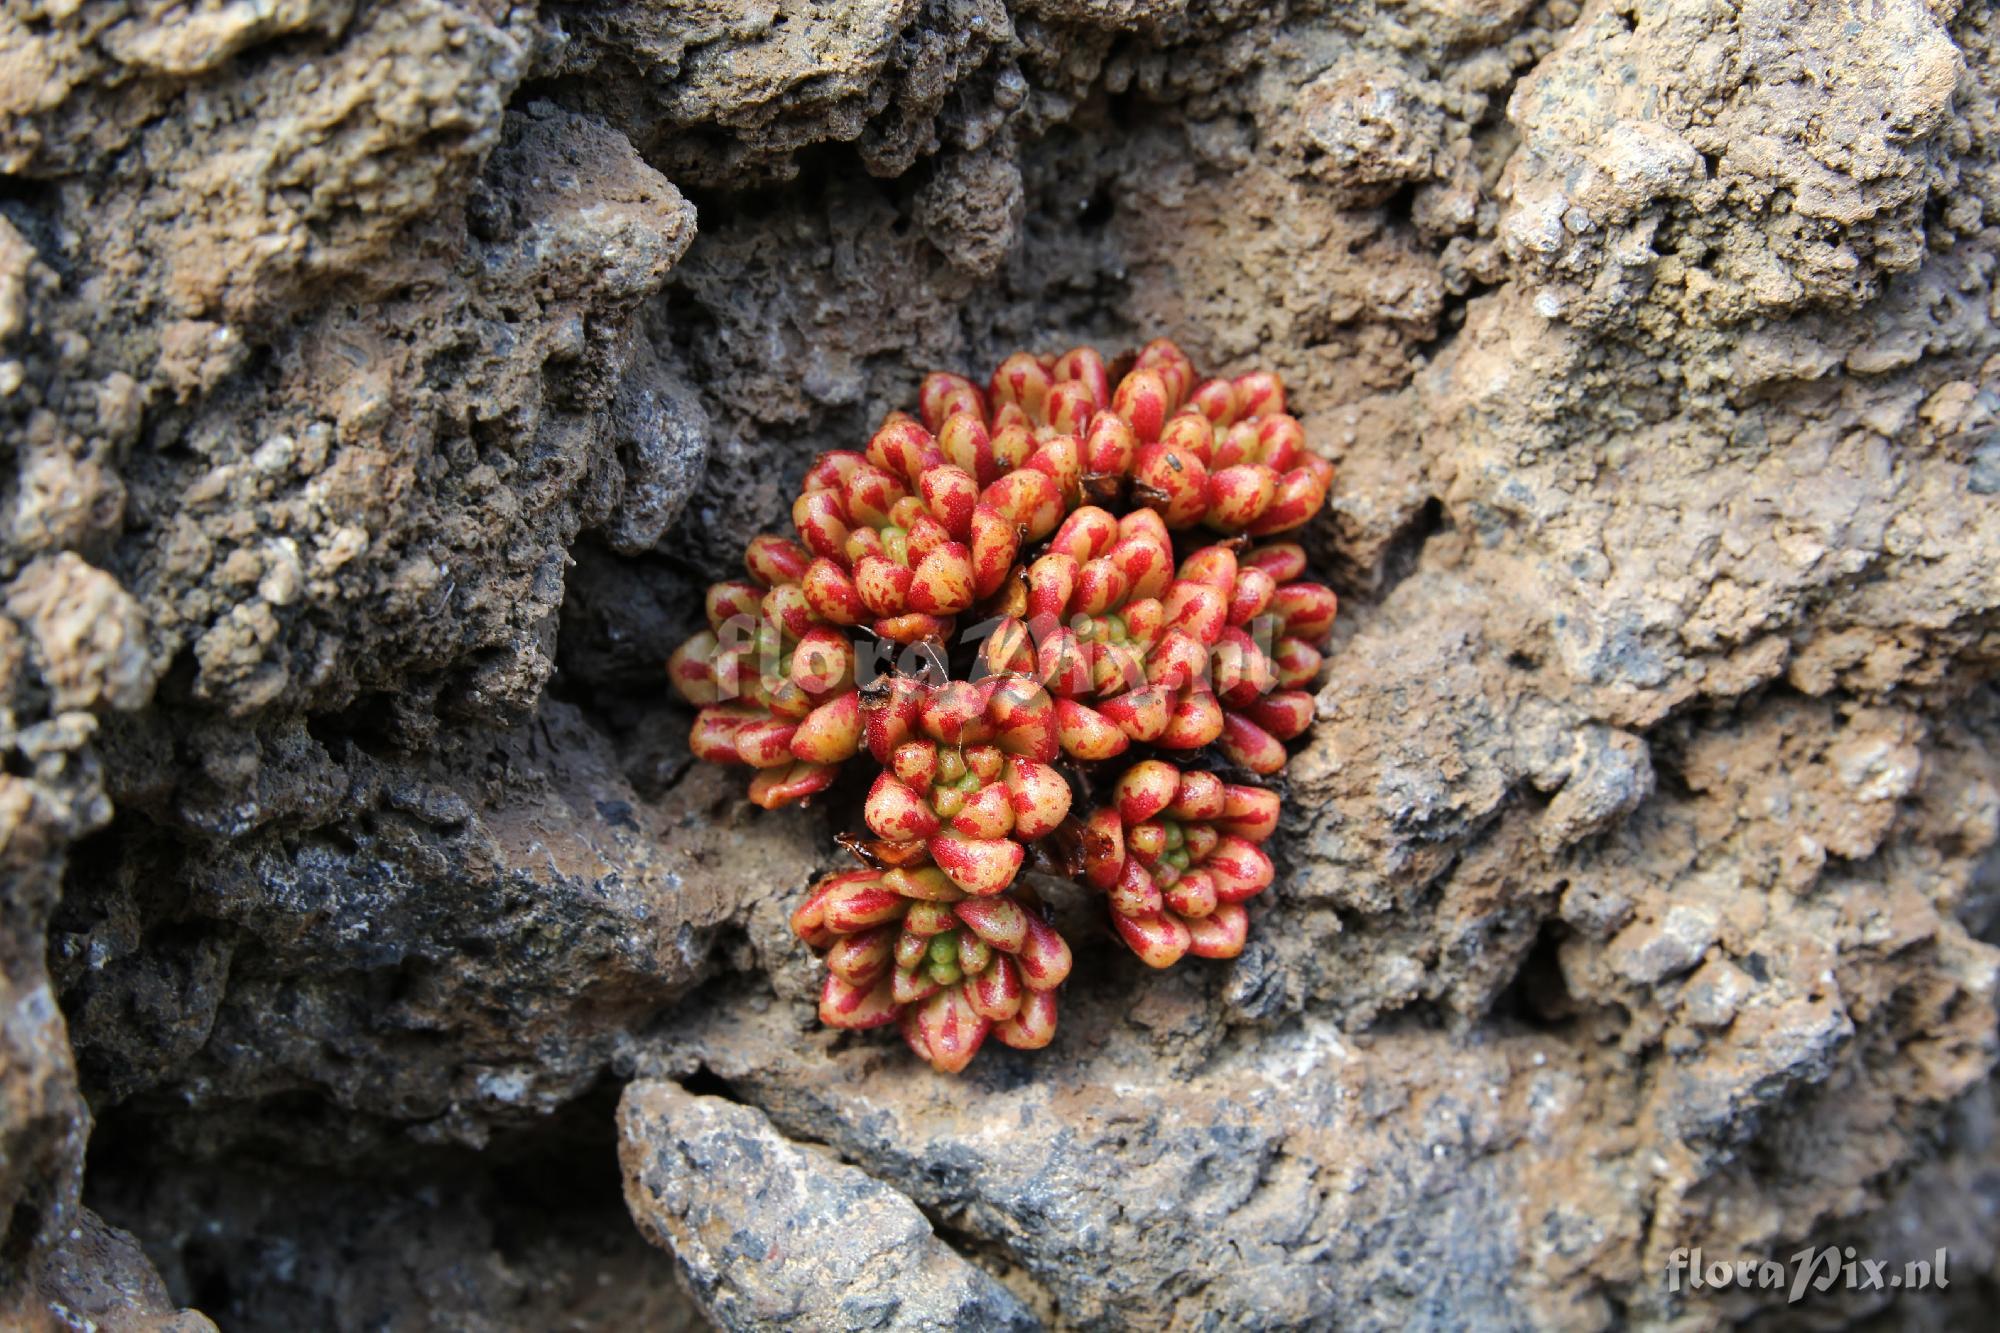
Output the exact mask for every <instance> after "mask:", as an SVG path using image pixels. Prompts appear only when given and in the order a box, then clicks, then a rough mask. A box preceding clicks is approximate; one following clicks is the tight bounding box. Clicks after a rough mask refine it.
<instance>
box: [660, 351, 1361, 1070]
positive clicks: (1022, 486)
mask: <svg viewBox="0 0 2000 1333" xmlns="http://www.w3.org/2000/svg"><path fill="white" fill-rule="evenodd" d="M1332 477H1333V469H1332V466H1331V465H1330V464H1329V463H1327V462H1326V461H1325V460H1324V459H1322V458H1319V457H1318V456H1316V455H1314V454H1313V453H1312V452H1311V451H1310V450H1309V449H1308V448H1307V447H1306V442H1305V434H1304V431H1303V429H1302V428H1301V427H1300V425H1299V423H1298V421H1297V420H1296V419H1295V418H1293V417H1292V416H1290V415H1289V414H1287V413H1286V411H1285V394H1284V387H1283V385H1282V384H1281V383H1280V381H1279V380H1278V377H1277V376H1276V375H1274V374H1271V373H1270V372H1268V371H1255V372H1252V373H1250V374H1247V375H1241V376H1238V377H1236V378H1234V379H1207V380H1202V379H1199V378H1198V377H1197V376H1196V374H1195V369H1194V366H1193V364H1192V362H1190V361H1189V360H1188V358H1187V357H1186V355H1185V354H1183V353H1182V352H1181V351H1180V349H1179V348H1178V347H1176V346H1175V345H1174V344H1172V343H1171V342H1168V341H1166V340H1164V339H1159V340H1155V341H1154V342H1151V343H1148V344H1147V345H1146V346H1145V347H1143V348H1141V349H1140V350H1139V351H1138V352H1137V353H1136V354H1135V355H1133V356H1132V357H1131V358H1130V359H1129V362H1127V363H1125V364H1124V365H1123V367H1122V369H1121V370H1120V372H1119V373H1117V374H1116V375H1114V373H1113V367H1112V366H1110V365H1108V364H1107V363H1106V362H1105V360H1104V358H1103V357H1101V356H1100V355H1099V354H1098V353H1097V352H1095V351H1094V350H1092V349H1090V348H1087V347H1083V348H1077V349H1074V350H1072V351H1070V352H1066V353H1064V354H1063V355H1061V356H1058V357H1038V356H1033V355H1030V354H1028V353H1025V352H1022V353H1016V354H1015V355H1013V356H1010V357H1008V358H1007V359H1006V360H1005V361H1003V362H1002V363H1001V364H1000V366H999V367H998V368H997V369H996V370H995V371H994V372H993V375H992V376H991V378H990V379H989V380H988V381H987V382H986V384H985V385H984V386H981V385H978V384H975V383H974V382H973V381H972V380H970V379H967V378H965V377H964V376H961V375H955V374H950V373H947V372H937V373H934V374H932V375H929V376H927V377H926V378H925V379H924V381H923V385H922V388H921V389H920V391H919V393H918V402H917V410H916V414H915V415H910V414H906V413H902V412H893V413H891V414H890V415H889V417H888V418H887V419H886V420H885V421H884V422H883V424H882V426H881V428H880V429H878V430H877V431H876V432H875V434H874V435H873V436H872V437H871V438H870V439H869V441H868V444H867V447H866V448H865V449H863V450H835V451H831V452H828V453H824V454H821V455H820V456H819V457H818V458H817V459H816V460H815V461H814V463H813V465H812V467H811V468H810V469H809V470H808V471H807V473H806V477H805V481H804V483H803V486H802V489H801V493H800V495H799V496H798V499H797V501H796V502H795V503H794V505H793V510H792V518H793V522H794V524H795V525H796V527H797V529H798V535H799V540H797V541H794V540H791V539H790V538H784V537H775V536H765V537H759V538H757V539H756V540H755V541H753V542H752V543H751V544H750V548H749V550H748V551H747V552H746V555H745V565H746V567H747V569H748V572H749V575H750V578H749V579H748V580H735V581H730V582H724V583H718V584H716V585H715V586H714V587H712V588H710V589H709V593H708V598H707V604H706V610H707V615H708V622H709V624H708V628H707V629H705V630H703V631H701V632H700V633H698V634H696V635H695V636H694V637H693V638H692V639H690V640H689V641H688V642H687V643H686V644H683V645H682V646H681V647H680V648H679V649H678V650H676V651H675V653H674V655H673V657H672V658H671V659H670V661H669V663H668V673H669V676H670V678H671V680H672V682H673V684H674V686H675V688H676V689H677V690H678V691H679V692H680V693H681V695H682V696H683V697H684V698H686V699H687V700H688V701H689V702H690V703H692V704H694V705H696V707H697V708H698V709H699V710H700V711H699V712H698V713H697V715H696V719H695V724H694V728H693V732H692V733H691V736H690V745H691V747H692V748H693V750H694V752H695V754H696V755H697V756H698V757H700V758H703V759H709V760H715V761H719V762H724V763H741V764H748V765H750V766H752V767H753V768H755V769H756V770H757V773H756V776H755V778H754V779H753V780H752V783H751V791H750V794H751V798H752V799H753V800H754V801H756V802H757V803H758V804H760V805H764V806H767V807H771V806H777V805H782V804H785V803H788V802H791V801H797V800H802V799H805V798H807V797H810V796H812V795H814V794H815V793H818V792H821V791H824V790H825V789H826V788H827V787H828V786H830V785H831V784H832V782H833V781H834V778H835V775H836V773H837V771H838V769H839V766H840V765H841V764H842V763H843V762H844V761H845V760H846V759H848V758H850V757H853V756H855V755H857V754H859V753H860V752H861V751H862V750H866V751H867V752H868V755H869V758H870V759H871V760H872V761H873V763H874V765H875V766H876V768H877V770H878V771H877V772H876V774H875V776H874V778H873V780H872V785H871V786H870V787H869V789H868V793H867V797H866V800H865V803H864V805H863V818H864V819H865V821H866V823H867V825H868V829H869V832H870V834H871V835H872V838H870V839H868V840H863V839H860V838H858V837H850V836H849V835H842V837H843V841H845V842H847V843H848V844H849V845H850V846H852V847H853V848H854V849H855V850H856V851H857V854H859V855H860V856H861V857H862V859H863V861H864V864H865V868H864V869H861V870H855V871H850V872H847V873H846V874H840V875H834V876H832V877H830V878H828V879H825V880H822V881H821V882H820V883H819V884H817V885H815V886H814V888H813V890H812V891H811V893H810V894H809V896H808V898H807V901H806V902H805V903H804V904H803V905H802V906H801V907H800V908H799V910H798V911H797V913H795V914H794V916H793V926H794V929H795V930H796V931H797V932H798V934H799V936H800V938H802V939H804V940H805V941H806V942H807V943H808V944H810V945H811V946H812V947H813V948H814V949H815V950H816V951H817V952H819V953H821V954H823V955H824V956H825V958H826V963H827V978H826V982H825V986H824V989H823V991H822V994H821V997H820V1017H821V1018H822V1019H823V1020H824V1021H825V1022H826V1023H827V1024H828V1025H830V1026H833V1027H842V1028H868V1027H878V1026H883V1025H886V1024H889V1023H892V1022H899V1023H900V1024H901V1026H902V1031H903V1035H904V1037H905V1039H906V1040H907V1041H908V1043H909V1045H910V1047H911V1049H912V1050H914V1051H915V1052H916V1053H917V1054H918V1055H920V1056H922V1057H923V1058H924V1059H925V1060H927V1061H928V1062H929V1063H930V1064H931V1065H932V1066H933V1067H935V1068H937V1069H940V1070H945V1071H957V1070H959V1069H962V1068H964V1067H965V1064H966V1063H967V1062H968V1061H969V1060H971V1058H972V1056H973V1054H974V1053H975V1052H976V1051H977V1050H978V1048H979V1046H980V1044H981V1043H982V1042H983V1041H984V1040H985V1039H986V1037H987V1036H989V1035H993V1036H996V1037H998V1039H999V1040H1000V1041H1002V1042H1004V1043H1005V1044H1007V1045H1010V1046H1016V1047H1023V1048H1031V1047H1035V1046H1041V1045H1045V1044H1046V1043H1047V1042H1048V1040H1049V1039H1050V1037H1051V1036H1052V1035H1053V1033H1054V1031H1055V990H1056V987H1057V986H1059V985H1060V984H1061V983H1062V981H1063V979H1064V978H1065V977H1066V976H1067V975H1068V973H1069V968H1070V952H1069V948H1068V946H1067V945H1066V944H1065V943H1064V942H1063V940H1062V938H1061V936H1059V935H1058V934H1057V933H1056V932H1055V930H1054V928H1053V927H1052V926H1051V925H1049V924H1048V922H1047V920H1046V919H1045V917H1044V915H1043V913H1042V911H1041V909H1040V907H1039V904H1038V903H1037V901H1036V900H1035V898H1034V897H1033V893H1032V891H1031V890H1029V889H1028V888H1026V887H1025V884H1026V881H1023V880H1021V879H1020V878H1019V875H1020V872H1021V870H1022V868H1023V866H1024V865H1025V864H1026V862H1027V850H1026V845H1027V844H1030V843H1033V842H1035V841H1036V840H1037V839H1042V838H1051V837H1052V838H1053V839H1054V841H1056V842H1057V843H1060V844H1061V845H1062V846H1063V847H1065V848H1068V849H1070V851H1071V852H1072V853H1073V852H1074V849H1076V848H1077V847H1079V846H1080V847H1081V849H1082V850H1081V862H1080V868H1081V872H1082V874H1083V876H1084V877H1085V878H1086V879H1087V880H1088V881H1089V882H1090V883H1091V884H1093V885H1095V886H1096V887H1098V888H1100V889H1103V890H1104V891H1105V893H1106V897H1107V901H1108V903H1109V905H1110V908H1111V920H1112V924H1113V926H1114V927H1115V929H1116V930H1117V932H1118V934H1119V935H1120V936H1121V937H1122V938H1123V939H1124V940H1125V941H1126V943H1127V944H1129V945H1130V946H1131V948H1132V949H1133V950H1134V952H1136V953H1137V954H1138V955H1139V956H1140V957H1141V958H1142V959H1144V960H1145V961H1146V962H1148V963H1150V964H1152V965H1153V966H1156V967H1164V966H1167V965H1169V964H1171V963H1172V962H1174V961H1176V960H1178V959H1179V958H1180V957H1182V956H1183V955H1185V954H1189V953H1192V954H1195V955H1197V956H1202V957H1211V958H1226V957H1231V956H1233V955H1235V954H1236V953H1238V952H1240V951H1241V950H1242V948H1243V945H1244V939H1245V935H1246V932H1247V930H1248V916H1247V914H1246V913H1245V911H1244V909H1243V906H1242V904H1243V902H1244V900H1245V899H1247V898H1249V897H1251V896H1253V895H1254V894H1256V893H1258V892H1260V891H1262V889H1263V888H1264V887H1265V886H1267V885H1268V884H1269V883H1270V882H1271V879H1272V873H1273V872H1272V867H1271V862H1270V859H1269V858H1268V857H1267V856H1266V855H1265V854H1264V852H1263V851H1262V849H1261V847H1260V846H1259V844H1261V843H1262V842H1263V841H1264V840H1265V839H1266V838H1267V837H1269V836H1270V834H1271V831H1272V830H1273V829H1274V828H1275V827H1276V822H1277V812H1278V797H1277V795H1276V794H1275V793H1274V792H1271V791H1268V790H1265V789H1263V788H1260V787H1255V786H1250V785H1246V784H1242V783H1235V782H1230V781H1227V780H1225V779H1224V778H1222V777H1219V776H1217V775H1216V774H1214V773H1212V772H1209V771H1207V770H1206V769H1205V768H1204V767H1203V766H1202V762H1201V761H1200V759H1199V758H1198V757H1199V756H1201V755H1203V754H1208V755H1212V756H1214V757H1215V758H1217V759H1220V760H1221V761H1223V762H1224V763H1226V764H1228V765H1232V766H1234V767H1235V768H1237V769H1241V770H1247V771H1248V772H1249V773H1251V774H1254V775H1262V776H1269V775H1274V774H1276V773H1278V772H1280V771H1281V770H1282V769H1283V767H1284V764H1285V760H1286V751H1285V743H1286V742H1287V741H1290V740H1292V739H1294V738H1296V737H1297V736H1299V735H1300V734H1301V733H1302V732H1303V731H1304V730H1305V728H1306V726H1307V725H1308V724H1309V722H1310V720H1311V716H1312V697H1311V695H1310V693H1308V690H1307V687H1308V686H1310V685H1311V683H1312V681H1313V678H1314V676H1315V675H1316V674H1317V673H1318V671H1319V668H1320V666H1321V653H1322V651H1323V649H1324V646H1325V643H1326V640H1327V637H1328V635H1329V633H1330V631H1331V629H1332V626H1333V621H1334V616H1335V613H1336V610H1337V601H1336V599H1335V597H1334V595H1333V593H1332V591H1331V590H1330V589H1328V588H1326V587H1325V586H1323V585H1321V584H1318V583H1312V582H1307V581H1305V580H1304V577H1303V576H1304V574H1305V569H1306V556H1305V552H1304V550H1303V548H1302V547H1300V546H1298V545H1296V544H1292V543H1275V544H1266V545H1261V546H1253V545H1252V543H1253V541H1255V540H1256V539H1259V538H1264V537H1268V536H1271V535H1273V534H1278V533H1283V532H1289V531H1291V530H1293V529H1295V528H1297V527H1298V526H1300V525H1301V524H1303V523H1304V522H1306V521H1307V520H1308V519H1309V518H1311V517H1312V515H1313V514H1314V513H1316V512H1318V510H1319V509H1320V507H1321V506H1322V505H1323V504H1324V503H1325V500H1326V496H1327V492H1328V489H1329V487H1330V485H1331V482H1332ZM1195 532H1201V533H1205V534H1210V535H1207V536H1206V537H1205V542H1206V544H1203V545H1200V546H1199V547H1198V548H1197V547H1196V544H1195V542H1193V541H1192V540H1190V539H1189V537H1188V536H1187V535H1185V534H1190V533H1195ZM1177 556H1178V564H1176V560H1177ZM974 617H977V620H976V622H974V620H973V618H974ZM975 623H976V627H977V629H978V631H979V632H980V633H983V634H984V636H985V637H984V640H983V642H978V643H977V644H976V651H974V644H973V643H969V642H968V641H967V640H968V639H969V638H970V637H971V636H969V635H961V634H960V633H959V631H960V630H961V629H972V628H974V625H975ZM879 644H888V645H892V646H893V651H895V652H896V653H898V654H899V655H900V657H899V661H898V665H897V667H896V668H895V669H891V670H889V671H887V672H883V673H879V674H878V672H877V671H876V658H877V657H878V656H879V650H878V649H876V648H874V647H873V645H879ZM863 646H869V649H870V650H869V652H868V653H867V655H866V656H865V657H864V655H863V653H862V651H861V649H862V647H863ZM913 655H914V657H913ZM913 661H914V662H915V663H917V664H919V665H920V667H921V669H920V670H915V669H912V662H913ZM954 674H956V676H957V677H958V678H956V679H954V678H953V676H954ZM857 678H859V679H858V680H857ZM1132 751H1136V753H1133V754H1132V755H1131V756H1130V758H1131V759H1136V760H1137V762H1130V761H1129V760H1128V761H1127V762H1128V767H1126V769H1125V770H1124V772H1123V774H1122V775H1121V776H1120V777H1119V778H1118V779H1117V781H1116V784H1115V787H1114V799H1113V801H1112V803H1111V804H1109V805H1106V806H1104V807H1103V808H1101V809H1098V810H1096V811H1094V812H1092V813H1091V814H1090V815H1089V816H1088V818H1087V819H1085V820H1083V821H1081V822H1079V821H1078V820H1077V819H1076V818H1074V817H1072V815H1071V811H1070V805H1071V800H1072V782H1071V777H1070V776H1066V768H1067V772H1068V773H1069V774H1087V773H1088V772H1089V771H1090V770H1091V769H1092V768H1093V767H1094V766H1095V765H1097V764H1099V763H1102V762H1105V761H1109V760H1111V759H1114V758H1118V757H1120V756H1126V755H1127V754H1128V752H1132ZM1076 765H1080V766H1081V767H1080V768H1077V767H1072V766H1076ZM1046 859H1047V860H1048V861H1050V862H1052V863H1055V864H1058V865H1061V864H1062V861H1063V857H1062V856H1061V855H1058V856H1056V857H1053V858H1046ZM1068 868H1069V869H1071V870H1075V869H1077V868H1078V863H1075V862H1071V863H1070V864H1069V867H1068Z"/></svg>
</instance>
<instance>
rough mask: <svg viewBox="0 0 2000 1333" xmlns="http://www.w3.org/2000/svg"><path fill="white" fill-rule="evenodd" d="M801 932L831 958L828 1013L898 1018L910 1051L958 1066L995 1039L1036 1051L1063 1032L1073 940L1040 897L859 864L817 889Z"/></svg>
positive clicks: (835, 1019) (795, 917)
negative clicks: (1062, 990) (1061, 1011)
mask: <svg viewBox="0 0 2000 1333" xmlns="http://www.w3.org/2000/svg"><path fill="white" fill-rule="evenodd" d="M792 930H793V932H794V933H795V934H797V935H798V937H799V938H800V939H801V940H803V941H805V943H806V944H807V946H808V947H810V948H811V949H813V950H814V951H815V952H817V953H819V954H821V955H822V956H823V957H824V959H825V962H826V969H827V972H826V980H825V982H824V983H823V984H822V986H821V989H820V1000H819V1016H820V1021H821V1022H823V1023H825V1024H826V1025H827V1026H828V1027H836V1028H873V1027H883V1026H886V1025H887V1024H890V1023H895V1022H898V1021H900V1022H901V1024H902V1029H903V1038H904V1040H905V1041H907V1042H908V1043H909V1045H910V1049H912V1050H913V1051H915V1052H916V1053H917V1054H918V1055H920V1056H922V1057H923V1058H924V1059H925V1060H927V1061H929V1062H930V1064H931V1065H932V1067H933V1068H936V1069H938V1070H940V1071H943V1072H945V1073H957V1072H958V1071H959V1070H961V1069H963V1068H965V1066H966V1064H967V1063H968V1062H970V1061H971V1059H972V1057H973V1056H974V1055H975V1054H976V1053H977V1052H978V1050H979V1047H980V1044H981V1043H982V1042H984V1041H985V1040H986V1038H987V1037H988V1036H989V1035H991V1036H993V1037H995V1038H997V1039H998V1040H999V1041H1001V1042H1002V1043H1004V1044H1005V1045H1008V1046H1013V1047H1017V1048H1019V1049H1022V1050H1033V1049H1036V1048H1039V1047H1042V1046H1046V1045H1048V1044H1049V1041H1050V1039H1051V1038H1053V1037H1054V1036H1055V1030H1056V996H1055V992H1056V987H1058V986H1060V985H1061V984H1062V983H1063V981H1064V979H1065V978H1067V977H1068V976H1069V971H1070V963H1071V955H1070V949H1069V945H1068V944H1067V943H1065V942H1064V941H1063V938H1062V936H1061V935H1059V934H1057V933H1056V930H1055V927H1053V926H1051V925H1049V924H1048V922H1047V921H1046V920H1044V919H1043V916H1042V914H1041V911H1040V909H1039V907H1038V905H1036V904H1035V903H1034V902H1033V901H1032V900H1031V899H1028V898H1026V897H1025V896H1023V895H1021V894H1017V893H994V894H988V895H982V896H974V895H969V894H967V893H966V892H965V891H964V890H962V889H960V888H959V887H958V885H957V884H956V883H954V882H953V881H952V879H951V878H950V877H949V876H948V875H946V874H945V873H944V872H943V871H942V870H940V869H939V868H938V867H936V866H934V865H915V866H902V867H896V868H891V869H867V870H851V871H848V872H846V873H845V874H839V875H831V876H829V877H827V878H826V879H823V880H821V881H820V882H819V883H818V884H816V885H814V886H813V888H812V890H811V892H810V893H809V894H808V895H807V897H806V900H805V902H803V903H801V904H800V905H799V907H798V909H797V910H796V911H795V912H793V913H792Z"/></svg>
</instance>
